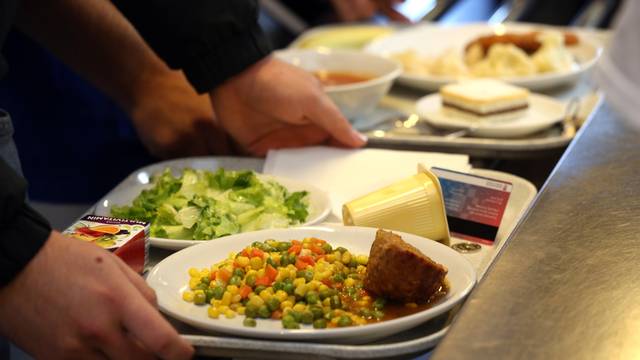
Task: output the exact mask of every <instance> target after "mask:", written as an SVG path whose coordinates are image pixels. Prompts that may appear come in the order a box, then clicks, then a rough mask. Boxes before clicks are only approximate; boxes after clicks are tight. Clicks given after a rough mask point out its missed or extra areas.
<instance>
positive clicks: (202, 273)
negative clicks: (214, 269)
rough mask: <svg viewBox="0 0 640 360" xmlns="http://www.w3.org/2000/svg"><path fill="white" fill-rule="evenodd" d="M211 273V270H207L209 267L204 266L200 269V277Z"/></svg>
mask: <svg viewBox="0 0 640 360" xmlns="http://www.w3.org/2000/svg"><path fill="white" fill-rule="evenodd" d="M210 274H211V271H209V268H204V269H202V270H200V277H201V278H202V277H205V276H209V275H210Z"/></svg>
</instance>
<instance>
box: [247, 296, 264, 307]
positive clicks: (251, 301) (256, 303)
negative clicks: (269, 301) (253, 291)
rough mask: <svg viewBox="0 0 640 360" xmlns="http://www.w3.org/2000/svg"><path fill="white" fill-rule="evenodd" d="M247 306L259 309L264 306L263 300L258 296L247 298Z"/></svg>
mask: <svg viewBox="0 0 640 360" xmlns="http://www.w3.org/2000/svg"><path fill="white" fill-rule="evenodd" d="M249 304H251V305H254V306H257V307H260V306H262V305H264V300H262V298H261V297H260V296H257V295H254V296H252V297H250V298H249Z"/></svg>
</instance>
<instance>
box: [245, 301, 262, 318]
mask: <svg viewBox="0 0 640 360" xmlns="http://www.w3.org/2000/svg"><path fill="white" fill-rule="evenodd" d="M258 309H259V307H257V306H255V305H253V304H247V306H246V307H245V308H244V315H245V316H246V317H251V318H255V317H258Z"/></svg>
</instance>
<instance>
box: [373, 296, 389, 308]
mask: <svg viewBox="0 0 640 360" xmlns="http://www.w3.org/2000/svg"><path fill="white" fill-rule="evenodd" d="M386 303H387V300H385V299H384V298H381V297H379V298H377V299H376V300H375V301H374V302H373V308H374V309H376V310H382V309H383V308H384V305H385V304H386Z"/></svg>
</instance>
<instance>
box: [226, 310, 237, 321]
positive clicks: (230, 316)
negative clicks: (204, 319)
mask: <svg viewBox="0 0 640 360" xmlns="http://www.w3.org/2000/svg"><path fill="white" fill-rule="evenodd" d="M224 317H226V318H227V319H233V318H234V317H236V312H235V311H233V310H231V309H229V310H227V311H225V312H224Z"/></svg>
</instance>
